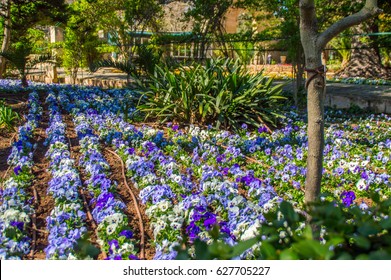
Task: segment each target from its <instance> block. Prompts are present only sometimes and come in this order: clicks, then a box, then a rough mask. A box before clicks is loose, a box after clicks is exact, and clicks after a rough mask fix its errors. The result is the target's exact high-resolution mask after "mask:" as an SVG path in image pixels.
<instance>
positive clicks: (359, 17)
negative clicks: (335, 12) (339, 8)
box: [317, 0, 382, 49]
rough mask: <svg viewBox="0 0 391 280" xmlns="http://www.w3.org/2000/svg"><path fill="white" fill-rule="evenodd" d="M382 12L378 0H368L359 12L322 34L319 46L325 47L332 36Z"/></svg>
mask: <svg viewBox="0 0 391 280" xmlns="http://www.w3.org/2000/svg"><path fill="white" fill-rule="evenodd" d="M380 13H382V10H381V9H380V8H379V7H378V6H377V0H366V2H365V5H364V7H363V8H362V9H361V10H360V11H359V12H357V13H355V14H353V15H350V16H348V17H345V18H343V19H341V20H339V21H337V22H336V23H334V24H333V25H331V26H330V27H329V28H328V29H327V30H325V31H324V32H323V33H322V34H320V35H319V37H318V42H317V46H318V48H319V49H323V48H324V47H325V46H326V44H327V43H328V42H329V41H330V40H331V39H332V38H334V37H335V36H337V35H338V34H339V33H341V32H342V31H344V30H345V29H347V28H349V27H351V26H353V25H357V24H359V23H361V22H363V21H365V20H367V19H369V18H371V17H374V16H376V15H378V14H380Z"/></svg>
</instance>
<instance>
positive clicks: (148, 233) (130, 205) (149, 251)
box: [102, 149, 155, 260]
mask: <svg viewBox="0 0 391 280" xmlns="http://www.w3.org/2000/svg"><path fill="white" fill-rule="evenodd" d="M102 154H103V155H104V157H105V159H106V160H107V162H108V163H109V165H110V168H111V176H110V179H111V180H114V181H117V182H118V187H117V195H118V196H119V199H121V200H122V201H123V202H124V203H125V204H126V207H127V208H126V209H125V210H126V211H125V214H126V215H127V216H128V218H129V224H130V227H131V228H132V229H133V230H134V236H135V239H136V240H140V239H141V233H140V227H139V220H138V218H137V210H136V208H135V206H134V201H133V199H132V196H131V195H130V193H129V191H128V190H127V188H126V186H125V184H124V179H123V176H122V167H121V163H120V161H119V160H118V159H116V158H115V157H114V156H113V155H112V154H111V153H110V152H109V151H107V150H106V149H103V150H102ZM128 183H129V182H128ZM129 187H130V188H131V190H132V192H133V193H134V195H135V196H136V197H138V195H139V193H140V190H138V189H136V188H135V187H134V186H133V184H131V183H129ZM136 203H138V205H139V208H140V212H141V217H142V220H143V221H142V222H143V224H144V235H145V241H144V242H145V245H144V248H145V259H147V260H150V259H153V257H154V256H155V248H154V246H153V245H152V242H153V240H154V238H153V232H152V230H151V226H150V223H149V218H148V216H147V215H146V214H145V210H146V207H145V205H142V204H141V203H139V202H138V201H136Z"/></svg>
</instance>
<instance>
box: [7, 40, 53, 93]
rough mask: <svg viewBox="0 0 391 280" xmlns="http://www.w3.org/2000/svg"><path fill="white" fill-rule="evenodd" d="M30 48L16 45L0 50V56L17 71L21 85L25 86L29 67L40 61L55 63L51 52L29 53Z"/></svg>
mask: <svg viewBox="0 0 391 280" xmlns="http://www.w3.org/2000/svg"><path fill="white" fill-rule="evenodd" d="M31 51H32V49H31V48H30V47H25V46H24V45H18V46H17V47H16V48H15V49H13V50H9V51H6V52H0V56H2V57H4V58H5V59H6V60H8V61H9V62H10V63H11V64H12V65H13V66H14V67H15V68H16V69H17V70H18V72H19V75H20V77H21V83H22V86H23V87H27V86H28V83H27V75H28V73H29V71H30V70H31V69H33V68H34V66H36V65H37V64H40V63H53V64H54V63H55V61H54V60H53V57H52V55H51V54H40V55H34V56H32V54H31Z"/></svg>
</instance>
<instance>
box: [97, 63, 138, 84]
mask: <svg viewBox="0 0 391 280" xmlns="http://www.w3.org/2000/svg"><path fill="white" fill-rule="evenodd" d="M100 68H115V69H118V70H120V71H122V72H124V73H126V74H127V79H128V83H129V82H130V78H131V77H138V76H139V74H138V72H137V67H136V65H135V64H134V63H133V62H132V61H131V60H130V59H126V60H125V61H115V60H112V59H103V60H98V61H96V62H94V63H93V64H92V65H90V70H91V71H92V72H96V71H98V70H99V69H100Z"/></svg>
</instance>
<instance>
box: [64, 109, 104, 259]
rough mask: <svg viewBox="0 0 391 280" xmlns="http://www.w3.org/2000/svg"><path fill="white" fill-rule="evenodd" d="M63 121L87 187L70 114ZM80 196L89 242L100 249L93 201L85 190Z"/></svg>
mask: <svg viewBox="0 0 391 280" xmlns="http://www.w3.org/2000/svg"><path fill="white" fill-rule="evenodd" d="M63 120H64V122H65V124H66V126H67V130H66V136H67V138H68V141H69V145H70V147H69V150H70V152H71V158H73V159H74V160H75V166H76V167H77V168H78V170H79V174H80V179H81V182H82V184H83V186H84V185H85V183H84V182H85V181H86V180H87V177H86V175H85V173H83V170H82V169H81V168H80V167H79V159H80V157H81V153H80V144H79V140H78V138H77V134H76V131H75V124H74V123H73V121H72V117H71V116H70V115H68V114H65V113H64V114H63ZM79 194H80V199H82V201H83V206H84V211H85V213H87V224H86V226H87V230H88V234H89V240H90V242H91V243H92V244H93V245H94V246H95V247H97V248H100V245H99V244H98V243H97V240H98V238H97V235H96V227H97V226H96V223H95V221H94V220H93V218H92V215H91V212H90V211H91V210H92V209H90V207H89V203H90V201H91V199H92V197H91V195H90V194H89V193H88V192H86V191H84V190H79ZM105 257H106V256H105V255H104V254H103V253H102V252H101V253H100V254H99V255H98V259H100V260H101V259H104V258H105Z"/></svg>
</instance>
